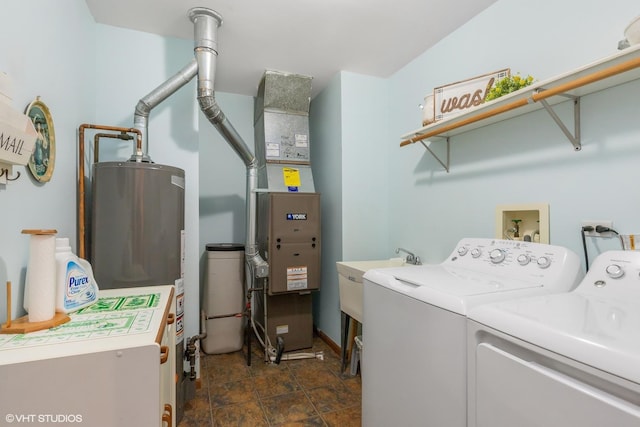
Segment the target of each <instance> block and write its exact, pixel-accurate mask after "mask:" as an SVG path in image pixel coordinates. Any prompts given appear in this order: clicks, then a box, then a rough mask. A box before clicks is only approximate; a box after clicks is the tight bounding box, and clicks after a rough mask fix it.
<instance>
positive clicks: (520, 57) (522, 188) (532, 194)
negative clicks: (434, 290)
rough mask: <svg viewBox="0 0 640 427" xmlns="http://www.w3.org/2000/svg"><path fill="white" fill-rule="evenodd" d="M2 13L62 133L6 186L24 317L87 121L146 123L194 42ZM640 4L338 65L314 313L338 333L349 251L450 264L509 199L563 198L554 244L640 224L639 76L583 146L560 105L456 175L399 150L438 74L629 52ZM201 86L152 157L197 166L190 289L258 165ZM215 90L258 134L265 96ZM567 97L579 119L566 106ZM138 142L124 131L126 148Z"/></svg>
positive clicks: (551, 16)
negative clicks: (408, 253)
mask: <svg viewBox="0 0 640 427" xmlns="http://www.w3.org/2000/svg"><path fill="white" fill-rule="evenodd" d="M0 11H1V12H2V15H3V16H8V17H11V19H6V20H5V21H4V23H3V32H4V34H10V35H12V36H11V37H4V38H2V39H0V51H1V52H2V55H1V56H0V70H1V71H4V72H6V73H8V74H9V75H10V76H11V77H12V79H13V81H14V100H13V105H14V108H16V109H18V110H23V109H24V107H25V106H26V105H27V104H28V103H29V102H31V101H32V100H33V99H34V98H35V97H36V96H37V95H40V96H41V97H42V99H43V101H44V102H45V103H47V105H49V107H50V108H51V111H52V114H53V117H54V122H55V130H56V139H57V154H56V169H55V173H54V175H53V177H52V180H51V182H49V183H47V184H44V185H42V184H38V183H36V182H35V181H34V180H33V179H32V178H31V177H30V176H29V172H28V171H27V170H26V169H25V168H24V167H18V168H16V170H18V171H20V172H21V173H22V174H23V176H22V177H21V178H20V179H19V180H18V181H16V182H13V183H10V184H8V185H6V186H3V185H0V198H1V199H2V204H3V206H4V207H6V208H5V209H4V210H3V213H2V214H0V218H2V220H3V221H2V225H1V226H0V283H4V282H5V281H7V280H11V281H12V282H13V283H14V294H13V307H14V309H13V316H14V317H15V316H17V315H19V314H22V311H21V309H20V307H21V305H22V290H23V289H22V288H23V283H24V277H25V269H26V263H27V257H28V238H27V237H26V236H23V235H21V234H20V230H22V229H24V228H56V229H58V232H59V233H58V234H59V235H64V236H69V237H70V238H71V240H72V241H73V242H75V238H76V225H75V224H76V205H75V200H76V150H77V147H76V145H77V129H78V126H79V125H80V124H81V123H99V124H113V125H118V126H130V125H131V124H132V119H133V108H134V107H135V104H136V103H137V101H138V99H140V98H141V97H142V96H144V95H146V94H147V93H148V92H149V91H151V90H152V89H153V88H154V87H155V86H157V85H158V84H160V83H162V82H163V81H165V80H166V79H167V78H168V77H170V76H171V75H173V74H174V73H175V72H177V71H178V70H179V69H181V68H182V67H183V66H184V65H185V64H186V62H187V61H188V60H190V58H191V57H192V43H191V42H190V41H185V40H175V39H167V38H163V37H159V36H154V35H149V34H145V33H139V32H135V31H129V30H123V29H119V28H114V27H108V26H104V25H96V23H95V22H94V20H93V18H92V17H91V15H90V14H89V12H88V9H87V7H86V4H85V3H84V1H82V0H58V1H56V2H55V4H54V2H51V1H49V0H28V1H25V0H6V1H4V2H2V4H1V5H0ZM637 14H638V11H637V2H636V1H633V0H610V1H606V2H605V1H604V0H597V1H595V2H591V3H590V4H589V7H588V8H585V7H584V4H583V2H581V1H578V0H566V1H563V2H557V1H552V0H540V1H538V2H536V3H535V5H533V4H532V3H531V2H525V1H523V0H500V1H498V2H497V3H495V4H494V5H492V6H491V7H490V8H488V9H487V10H485V11H484V12H482V13H481V14H480V15H478V16H477V17H476V18H474V19H472V20H471V21H469V22H468V23H467V24H466V25H464V26H463V27H462V28H460V29H459V30H457V31H456V32H454V33H453V34H451V35H449V36H448V37H446V38H445V39H444V40H442V41H441V42H440V43H438V44H437V45H435V46H434V47H433V48H431V49H429V50H428V51H426V52H424V53H423V54H422V55H420V56H419V57H417V58H415V60H414V61H412V62H411V63H410V64H408V65H407V66H405V67H404V68H403V69H401V70H400V71H398V72H397V73H395V74H394V75H392V76H390V77H389V78H385V79H380V78H374V77H370V76H363V75H357V74H353V73H349V72H339V73H337V74H336V76H335V77H334V78H333V79H332V80H331V82H330V84H329V86H328V87H327V88H326V89H325V90H324V91H323V92H322V93H320V94H319V95H318V96H317V97H316V98H315V99H313V100H312V104H311V141H312V142H311V147H312V154H311V156H312V164H313V171H314V179H315V182H316V188H317V190H318V191H319V192H321V193H322V209H323V212H322V215H323V266H322V280H323V283H322V288H321V291H320V292H319V293H317V294H316V295H315V297H314V311H315V323H316V325H317V326H318V327H319V328H320V329H321V330H323V331H324V332H325V333H327V334H328V335H329V337H330V338H331V339H333V340H334V341H335V342H339V339H340V334H339V308H338V307H339V301H338V281H337V273H336V271H335V262H336V261H340V260H360V259H372V258H389V257H392V256H394V255H395V254H394V253H393V250H394V248H396V247H398V246H402V247H406V248H410V249H413V250H415V252H416V253H417V254H418V255H419V256H420V257H421V258H422V259H423V260H424V261H425V262H440V261H441V260H442V259H444V257H445V256H446V255H447V254H448V253H449V252H450V251H451V250H452V249H453V247H454V245H455V243H456V242H457V241H458V240H459V239H460V238H462V237H468V236H478V237H482V236H487V237H489V236H494V234H495V230H494V228H495V225H494V217H495V207H496V205H498V204H506V203H518V204H519V203H540V202H541V203H549V206H550V227H551V242H552V243H554V244H558V245H563V246H567V247H569V248H571V249H573V250H574V251H575V252H576V253H578V254H580V255H581V254H582V252H581V250H582V249H581V242H580V236H579V226H580V221H581V220H584V219H596V220H597V219H610V220H613V222H614V228H616V229H617V230H618V231H620V232H622V233H636V232H640V226H639V225H638V224H637V212H638V211H640V198H639V197H637V196H636V195H635V190H634V187H633V184H634V183H635V179H636V175H637V174H636V171H637V170H638V166H637V165H638V164H640V149H638V140H639V139H640V122H639V121H638V120H637V111H638V107H637V98H638V96H637V94H638V92H639V91H640V81H636V82H632V83H628V84H625V85H623V86H619V87H616V88H612V89H609V90H606V91H603V92H599V93H594V94H592V95H588V96H585V97H584V98H583V99H582V117H581V123H582V143H583V149H582V151H581V152H574V151H573V149H572V147H571V145H570V144H569V142H568V141H567V140H566V139H565V137H564V135H563V134H562V132H561V131H560V129H559V128H558V127H557V126H556V125H555V123H554V122H553V121H552V120H551V118H550V117H549V116H548V115H547V114H546V113H545V112H544V111H538V112H534V113H530V114H527V115H524V116H520V117H517V118H514V119H511V120H508V121H504V122H501V123H498V124H494V125H491V126H488V127H483V128H480V129H477V130H474V131H471V132H468V133H465V134H462V135H459V136H456V137H454V138H453V139H452V141H451V147H452V152H451V172H450V173H446V172H445V171H443V170H442V168H441V167H440V166H439V164H438V163H437V162H436V161H435V160H434V159H432V158H431V156H430V155H429V154H428V153H426V151H425V150H424V148H423V147H422V146H421V145H419V144H415V145H412V146H408V147H404V148H400V147H399V142H400V136H401V135H402V134H404V133H407V132H409V131H411V130H414V129H416V128H418V127H420V121H421V112H420V110H419V109H418V108H417V105H418V104H420V103H421V102H422V99H423V97H424V96H425V95H426V94H427V92H429V91H431V90H432V88H433V87H436V86H440V85H443V84H447V83H451V82H455V81H459V80H463V79H466V78H469V77H473V76H476V75H480V74H484V73H487V72H491V71H494V70H498V69H501V68H511V70H512V71H513V72H520V73H522V74H531V75H533V76H534V77H536V78H537V79H538V80H544V79H547V78H550V77H553V76H555V75H558V74H561V73H564V72H567V71H570V70H571V69H574V68H577V67H581V66H583V65H585V64H587V63H589V62H592V61H595V60H598V59H600V58H602V57H605V56H608V55H611V54H613V53H615V52H616V51H617V50H616V48H617V43H618V41H619V40H620V39H621V38H622V37H623V35H622V32H623V30H624V28H625V27H626V25H627V24H628V23H629V22H630V21H631V20H632V19H633V18H634V17H635V16H636V15H637ZM26 29H28V31H27V30H26ZM222 31H224V29H223V30H222ZM43 40H46V43H43ZM384 54H386V55H392V54H393V53H392V52H385V53H384ZM220 60H221V61H223V60H224V57H223V56H221V57H220ZM286 71H290V72H299V71H298V70H286ZM257 83H258V82H256V84H257ZM194 92H195V88H194V84H193V83H190V84H189V85H187V87H185V88H183V89H181V90H180V91H179V92H178V93H177V94H176V95H175V96H174V97H172V98H171V99H170V100H167V101H166V104H164V103H163V104H162V105H161V106H160V107H159V108H158V109H157V111H156V110H154V111H153V112H152V114H151V117H150V154H151V156H152V158H153V160H154V161H156V162H158V163H164V164H171V165H174V166H178V167H181V168H183V169H185V170H186V172H187V212H186V214H187V225H186V232H187V254H186V256H187V261H186V264H187V267H186V271H185V280H186V282H187V284H186V286H187V291H188V292H189V293H190V295H195V294H197V290H198V287H199V284H200V277H199V276H200V273H199V271H200V267H201V264H202V255H203V253H204V245H205V244H206V243H211V242H220V241H237V242H244V238H245V236H244V191H245V190H244V189H245V186H244V185H245V184H244V183H245V169H244V165H243V164H242V162H241V161H240V160H239V158H238V157H237V155H236V154H235V153H234V152H233V151H232V150H231V149H230V147H229V146H228V145H227V144H226V142H224V141H223V140H222V138H220V136H219V135H218V134H217V132H215V130H214V129H213V128H212V126H211V125H210V124H209V123H207V122H206V120H204V118H203V117H202V116H201V113H199V111H198V107H197V103H196V101H195V95H194ZM217 97H218V101H219V103H220V105H221V106H222V108H223V110H224V111H225V114H226V115H227V116H228V117H229V119H230V121H231V122H232V123H233V124H234V126H235V127H236V129H237V130H238V132H239V133H240V134H241V136H242V137H243V138H244V139H245V141H246V142H247V144H248V145H249V146H250V147H253V99H252V98H251V97H245V96H238V95H233V94H217ZM557 111H558V113H559V114H560V116H561V117H562V118H563V119H565V120H566V121H567V122H568V123H571V119H572V114H573V112H572V110H571V109H570V108H569V105H568V104H563V105H559V106H558V107H557ZM433 145H434V147H435V149H438V150H441V149H442V144H441V143H438V142H437V141H436V142H434V144H433ZM130 152H131V151H130V147H129V146H125V145H123V146H122V147H117V148H116V149H114V150H113V155H114V156H123V157H125V158H126V157H128V156H129V155H130ZM618 247H619V245H618V243H617V241H615V240H614V239H602V240H597V241H592V242H590V248H589V249H590V255H592V256H595V255H596V254H597V253H599V252H601V251H603V250H605V249H608V248H618ZM74 249H75V244H74ZM2 301H3V300H2V298H0V318H1V319H3V318H5V317H6V310H5V305H4V304H3V303H2ZM197 311H198V301H197V298H195V296H194V297H192V298H187V314H188V317H187V326H186V328H187V330H186V333H187V335H193V334H194V333H196V332H197V329H198V325H197V323H198V322H197ZM189 316H190V317H189Z"/></svg>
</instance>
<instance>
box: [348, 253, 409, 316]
mask: <svg viewBox="0 0 640 427" xmlns="http://www.w3.org/2000/svg"><path fill="white" fill-rule="evenodd" d="M403 265H408V264H406V262H405V260H404V258H390V259H380V260H369V261H339V262H336V268H337V269H338V284H339V286H340V310H341V311H343V312H344V313H346V314H347V315H348V316H351V317H352V318H353V319H355V320H357V321H358V322H360V323H362V289H363V288H362V276H363V275H364V273H366V272H367V271H368V270H372V269H374V268H387V267H401V266H403Z"/></svg>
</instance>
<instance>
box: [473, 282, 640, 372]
mask: <svg viewBox="0 0 640 427" xmlns="http://www.w3.org/2000/svg"><path fill="white" fill-rule="evenodd" d="M469 318H470V319H472V320H475V321H477V322H479V323H482V324H484V325H486V326H489V327H491V328H493V329H496V330H498V331H501V332H504V333H506V334H509V335H511V336H514V337H516V338H520V339H522V340H524V341H527V342H529V343H531V344H534V345H537V346H538V347H542V348H545V349H547V350H550V351H553V352H555V353H558V354H561V355H564V356H566V357H569V358H571V359H574V360H577V361H579V362H582V363H584V364H587V365H589V366H592V367H595V368H597V369H600V370H603V371H606V372H609V373H611V374H613V375H617V376H619V377H622V378H626V379H628V380H630V381H633V382H635V383H638V384H640V300H638V299H612V298H602V297H599V296H595V295H586V294H582V293H577V292H570V293H564V294H555V295H544V296H536V297H531V298H524V299H521V300H513V301H504V302H500V303H495V304H490V305H484V306H481V307H476V308H474V309H473V310H471V311H470V313H469Z"/></svg>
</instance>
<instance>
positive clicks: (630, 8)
mask: <svg viewBox="0 0 640 427" xmlns="http://www.w3.org/2000/svg"><path fill="white" fill-rule="evenodd" d="M532 6H533V5H532V4H531V3H530V2H525V1H520V0H502V1H498V2H497V3H495V4H494V5H492V6H491V7H489V8H488V9H487V10H485V11H484V12H483V13H481V14H480V15H479V16H477V17H476V18H474V19H473V20H471V21H470V22H469V23H468V24H466V25H465V26H463V27H462V28H460V29H459V30H458V31H456V32H455V33H453V34H451V35H450V36H449V37H447V38H446V39H444V40H442V41H441V42H440V43H439V44H438V45H436V46H435V47H433V48H432V49H430V50H428V51H427V52H425V53H424V54H423V55H421V56H420V57H418V58H416V59H415V60H414V61H413V62H412V63H411V64H409V65H407V66H406V67H405V68H403V69H402V70H400V71H399V72H398V73H396V74H395V75H394V76H392V77H391V78H390V79H389V84H390V85H391V91H390V93H391V99H390V102H389V105H390V107H391V114H392V117H393V119H392V121H391V126H390V130H391V133H392V134H394V135H395V138H392V139H390V140H389V144H391V145H395V146H396V147H397V144H398V142H399V140H400V135H402V134H404V133H407V132H409V131H411V130H413V129H416V128H418V127H419V126H420V124H419V123H420V117H419V112H418V111H417V109H416V107H415V106H416V105H417V104H419V103H420V101H421V99H422V97H423V96H424V95H425V94H426V93H427V92H428V91H430V90H431V89H432V88H433V87H436V86H440V85H443V84H447V83H450V82H455V81H459V80H461V79H465V78H469V77H473V76H476V75H480V74H484V73H487V72H491V71H494V70H497V69H501V68H511V70H512V71H513V72H520V73H521V74H524V75H526V74H531V75H532V76H534V77H535V78H536V79H538V80H544V79H547V78H550V77H553V76H555V75H559V74H562V73H565V72H568V71H571V70H572V69H574V68H578V67H581V66H583V65H586V64H588V63H590V62H593V61H595V60H598V59H600V58H603V57H606V56H609V55H612V54H615V53H616V52H617V44H618V41H619V40H620V39H622V38H623V31H624V28H625V27H626V25H627V24H628V23H629V22H630V21H631V20H632V19H633V17H634V16H636V15H637V13H638V12H637V3H636V2H634V1H631V0H614V1H608V2H604V1H599V2H596V3H595V4H591V5H590V7H589V8H585V7H583V4H582V2H579V1H565V2H556V1H552V0H543V1H539V2H536V3H535V8H533V9H534V10H532ZM639 89H640V82H633V83H629V84H626V85H624V86H620V87H616V88H613V89H610V90H607V91H604V92H600V93H595V94H592V95H589V96H585V97H583V99H582V117H581V125H582V144H583V149H582V151H580V152H574V151H573V148H572V146H571V145H570V143H569V142H568V140H567V139H566V138H565V136H564V135H563V134H562V132H561V131H560V129H559V128H558V127H557V126H556V124H555V123H554V122H553V121H552V119H551V118H550V117H549V116H548V115H547V114H546V112H544V111H538V112H534V113H530V114H527V115H524V116H520V117H518V118H515V119H512V120H509V121H504V122H501V123H498V124H495V125H492V126H488V127H484V128H481V129H478V130H475V131H472V132H468V133H465V134H463V135H460V136H456V137H454V138H452V140H451V163H452V165H451V173H449V174H447V173H446V172H444V171H443V170H442V168H441V167H440V166H439V165H438V164H437V163H436V162H435V160H433V159H432V158H431V156H430V155H429V154H428V153H426V150H424V148H423V147H422V146H421V145H420V144H415V145H412V146H408V147H404V148H397V149H395V150H392V151H391V155H390V157H389V162H390V164H391V165H392V166H390V167H391V168H392V169H393V170H394V171H395V173H393V174H391V175H390V182H391V186H390V191H389V199H388V201H389V206H390V209H391V213H390V218H400V217H402V216H403V215H406V213H407V212H412V213H413V215H412V219H413V220H412V221H411V222H410V223H406V222H398V221H393V220H392V221H390V222H389V232H390V235H391V236H392V237H391V240H390V242H389V245H390V246H396V245H403V246H405V245H406V246H408V247H411V248H414V249H416V250H417V251H418V253H419V255H420V256H421V257H422V258H423V259H424V260H426V261H427V262H439V261H441V260H443V259H444V257H445V256H446V255H447V254H448V253H449V252H450V251H451V250H452V249H453V248H454V245H455V243H456V242H457V241H458V240H459V239H460V238H462V237H465V236H478V237H481V236H482V237H492V236H494V233H495V226H494V216H495V208H496V205H499V204H507V203H508V204H512V203H516V204H519V203H538V202H542V203H549V206H550V238H551V243H554V244H558V245H562V246H567V247H569V248H571V249H573V250H574V251H575V252H576V253H578V254H582V249H581V242H580V234H579V228H580V221H581V220H585V219H610V220H613V222H614V228H616V229H618V231H620V232H625V233H634V232H636V231H637V230H638V229H640V225H639V224H638V221H637V212H638V210H639V209H640V199H639V198H638V197H636V196H635V195H634V194H633V191H629V190H628V189H629V185H630V183H632V182H633V180H634V175H635V172H634V170H636V169H637V166H635V167H634V165H637V164H638V161H640V150H638V148H637V141H638V138H639V137H640V123H639V122H638V120H637V111H638V107H637V101H636V99H637V94H638V90H639ZM569 104H570V103H565V104H562V105H560V106H558V107H557V111H558V114H560V116H561V117H562V118H563V119H564V120H565V122H566V123H567V124H568V125H569V126H572V123H573V120H572V118H573V116H572V115H573V110H572V109H571V108H570V105H569ZM434 145H436V146H437V145H438V142H434ZM440 146H442V143H440ZM440 148H441V147H440ZM397 189H402V191H397ZM612 240H613V239H609V241H605V240H602V241H598V242H597V243H598V246H597V247H595V248H592V251H594V252H593V255H595V254H596V253H598V251H600V250H603V249H606V248H612V247H615V248H619V245H618V244H617V241H612Z"/></svg>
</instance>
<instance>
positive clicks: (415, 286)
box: [364, 265, 547, 315]
mask: <svg viewBox="0 0 640 427" xmlns="http://www.w3.org/2000/svg"><path fill="white" fill-rule="evenodd" d="M364 279H365V286H364V292H365V294H366V292H367V283H366V281H368V282H370V283H369V285H371V284H377V285H380V286H383V287H385V288H388V289H391V290H394V291H396V292H399V293H401V294H404V295H406V296H409V297H411V298H414V299H417V300H420V301H423V302H425V303H429V304H432V305H435V306H438V307H440V308H443V309H445V310H449V311H452V312H454V313H458V314H461V315H466V313H467V310H468V309H469V308H470V307H473V306H475V305H477V304H483V303H488V302H494V301H501V300H504V299H511V298H517V297H520V296H528V295H537V294H539V293H542V292H547V290H546V289H545V288H544V287H543V285H542V284H541V283H535V282H528V281H522V280H514V279H505V278H504V277H499V276H494V275H489V274H485V273H479V272H476V271H471V270H465V269H461V268H451V267H448V266H444V265H423V266H411V267H398V268H385V269H377V270H369V271H368V272H366V273H365V275H364Z"/></svg>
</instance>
